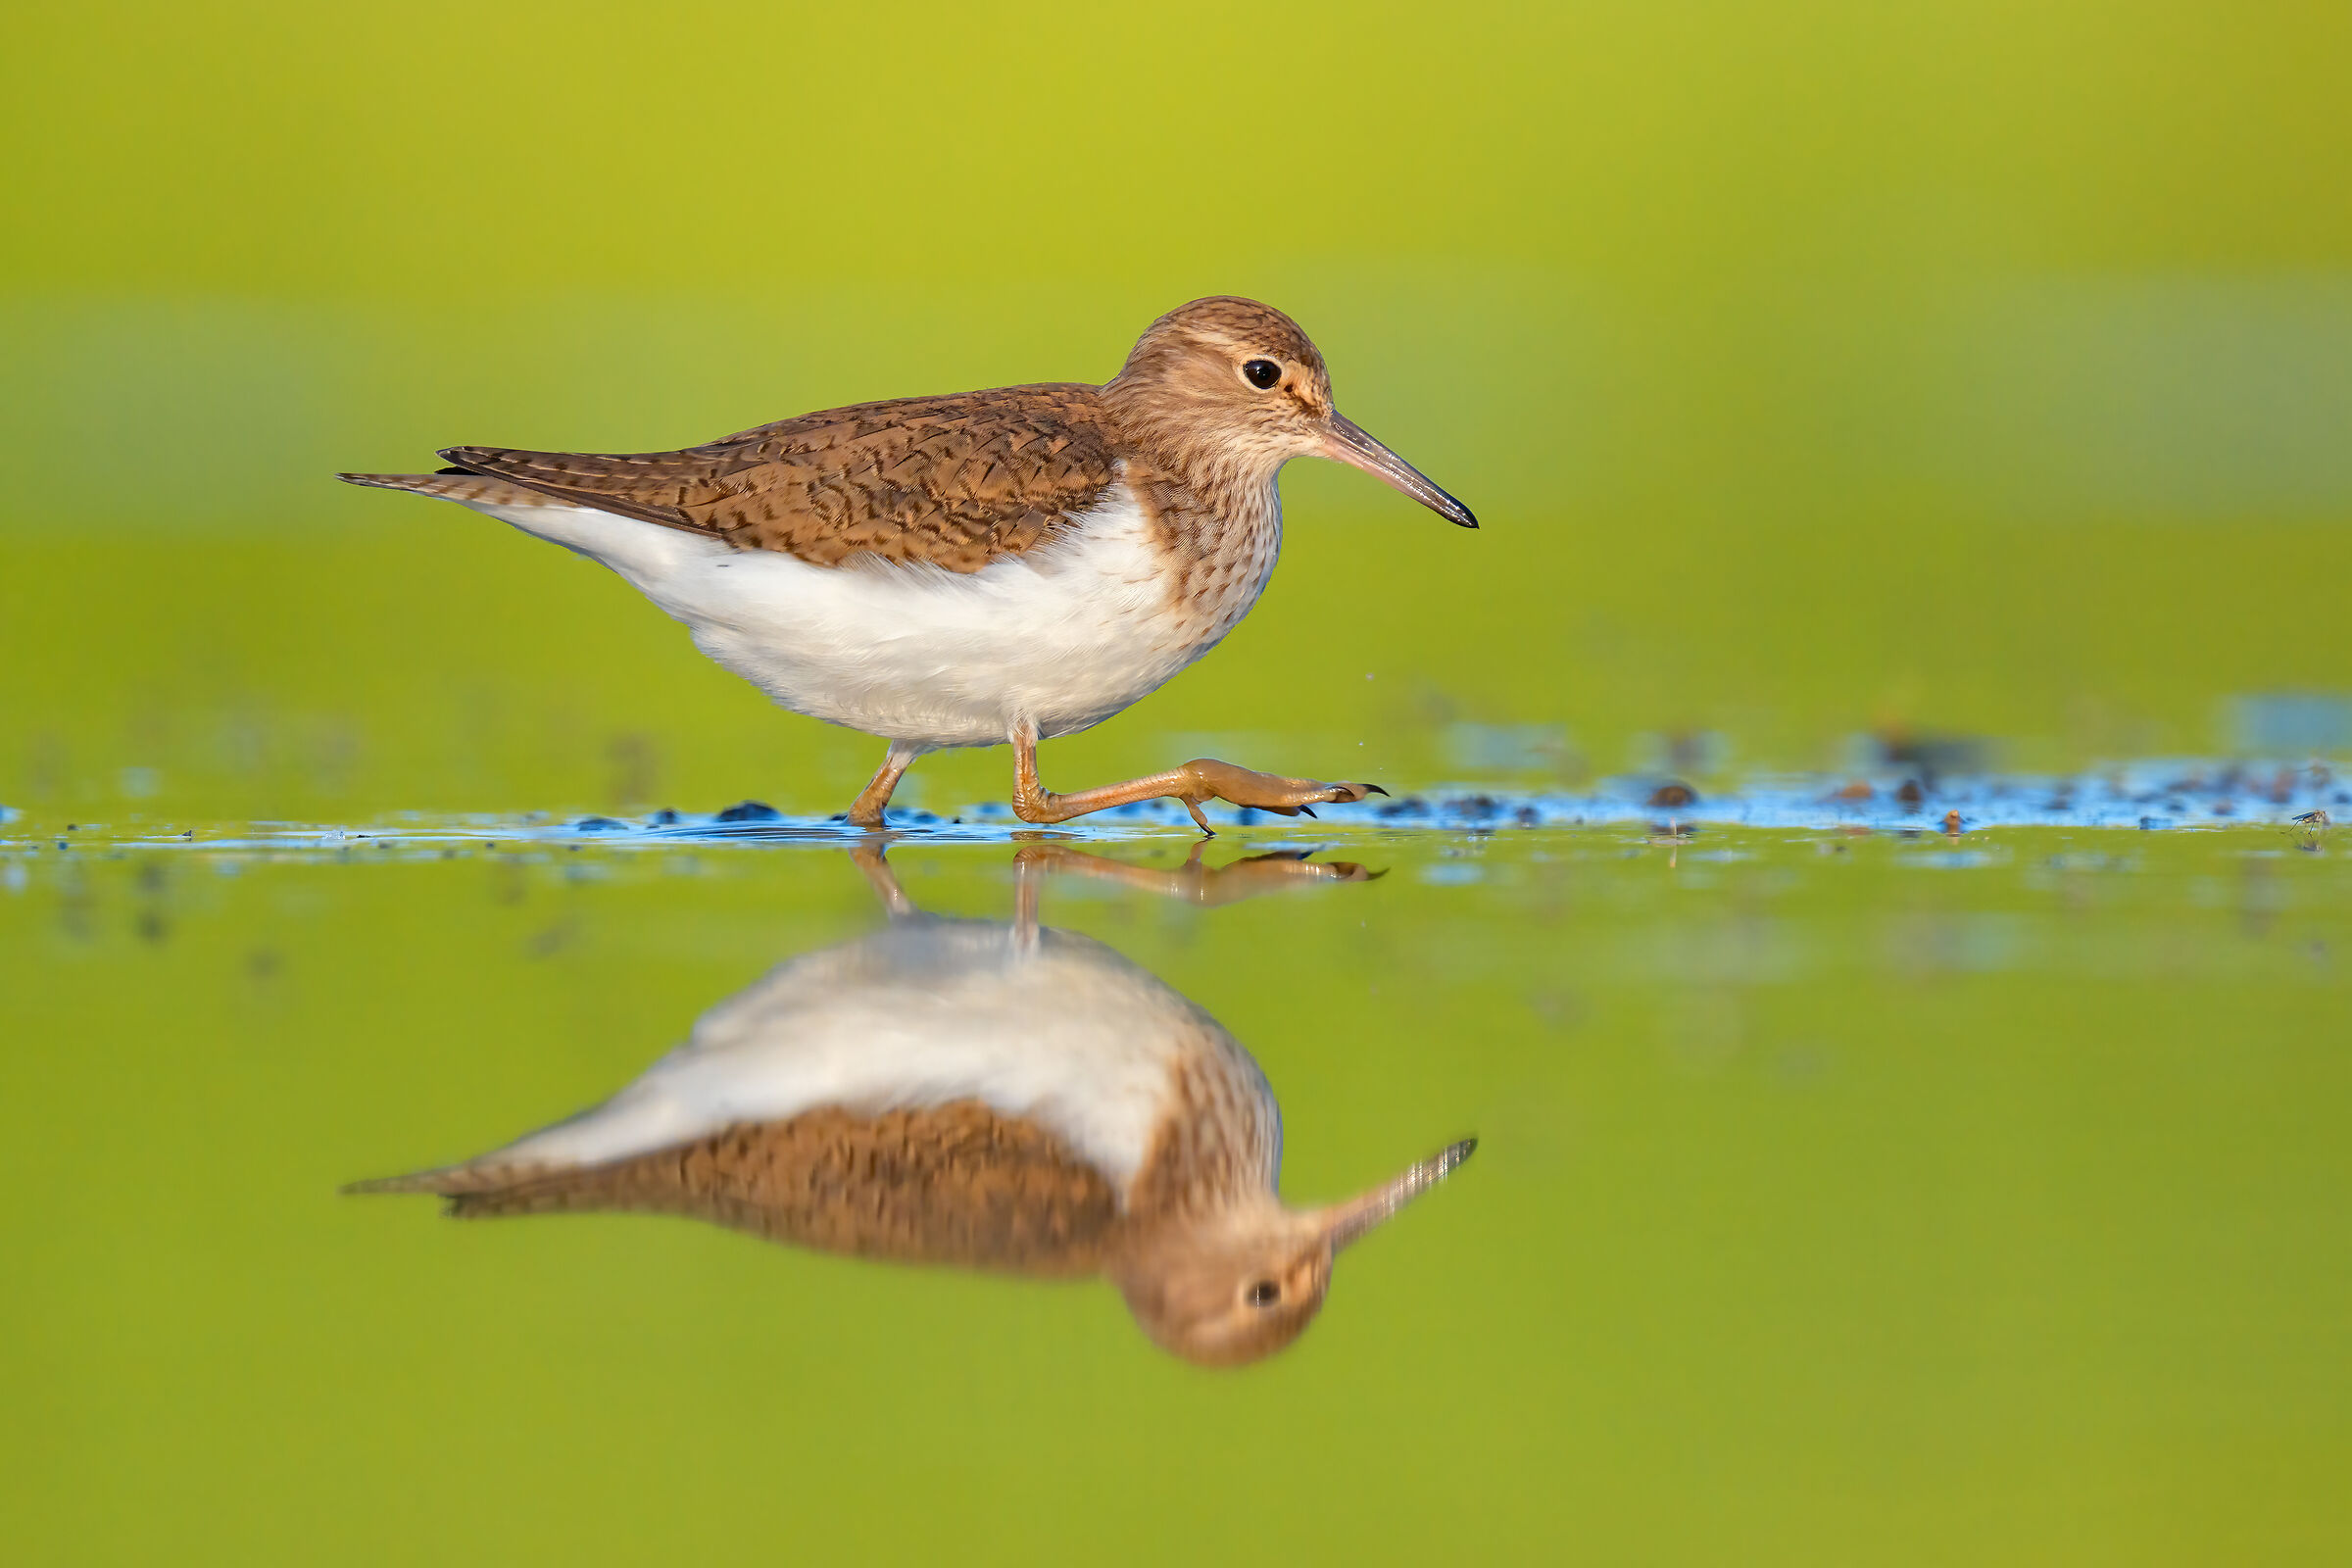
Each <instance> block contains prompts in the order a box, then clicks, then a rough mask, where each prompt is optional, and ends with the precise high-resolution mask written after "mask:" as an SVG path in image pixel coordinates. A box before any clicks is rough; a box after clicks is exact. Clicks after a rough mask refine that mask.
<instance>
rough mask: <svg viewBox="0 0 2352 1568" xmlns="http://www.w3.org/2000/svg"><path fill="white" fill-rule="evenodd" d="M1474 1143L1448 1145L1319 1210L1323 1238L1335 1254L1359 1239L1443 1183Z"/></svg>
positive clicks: (1469, 1140) (1467, 1156) (1476, 1142)
mask: <svg viewBox="0 0 2352 1568" xmlns="http://www.w3.org/2000/svg"><path fill="white" fill-rule="evenodd" d="M1477 1147H1478V1140H1477V1139H1475V1138H1465V1139H1463V1140H1462V1141H1461V1142H1460V1143H1458V1144H1448V1145H1446V1147H1445V1148H1444V1149H1441V1150H1439V1151H1438V1152H1436V1153H1434V1154H1432V1155H1430V1156H1429V1157H1428V1158H1427V1159H1425V1160H1422V1161H1421V1162H1420V1163H1418V1164H1416V1165H1414V1166H1412V1167H1411V1168H1410V1169H1408V1170H1406V1171H1404V1172H1402V1173H1401V1174H1400V1175H1398V1176H1397V1177H1396V1178H1395V1179H1394V1180H1392V1181H1389V1182H1385V1183H1383V1184H1382V1185H1380V1186H1378V1187H1375V1188H1373V1189H1372V1191H1370V1192H1368V1193H1365V1194H1363V1195H1362V1196H1360V1197H1357V1198H1351V1199H1349V1200H1348V1201H1346V1202H1345V1203H1334V1204H1333V1205H1332V1206H1331V1207H1329V1208H1327V1209H1325V1210H1324V1211H1323V1235H1324V1239H1325V1240H1326V1241H1328V1242H1329V1243H1330V1244H1331V1250H1333V1251H1335V1252H1336V1251H1338V1250H1340V1249H1341V1248H1343V1247H1346V1246H1347V1245H1348V1243H1350V1242H1353V1241H1356V1240H1358V1239H1359V1238H1361V1237H1362V1236H1363V1235H1364V1234H1365V1233H1366V1232H1367V1231H1370V1230H1371V1229H1372V1228H1373V1227H1374V1226H1376V1225H1378V1224H1380V1222H1381V1221H1383V1220H1385V1219H1387V1218H1388V1217H1389V1216H1390V1215H1392V1214H1394V1213H1396V1212H1397V1210H1398V1209H1400V1208H1402V1207H1403V1206H1404V1205H1405V1204H1407V1203H1409V1202H1411V1201H1413V1200H1414V1199H1416V1198H1419V1197H1420V1196H1421V1195H1422V1194H1423V1193H1426V1192H1428V1191H1429V1190H1430V1189H1431V1188H1432V1187H1435V1186H1437V1185H1438V1183H1440V1182H1442V1181H1444V1180H1445V1179H1446V1176H1447V1175H1449V1174H1451V1172H1452V1170H1453V1168H1454V1167H1455V1166H1456V1165H1459V1164H1460V1163H1461V1162H1462V1161H1463V1160H1465V1159H1468V1158H1469V1157H1470V1151H1472V1150H1474V1149H1476V1148H1477Z"/></svg>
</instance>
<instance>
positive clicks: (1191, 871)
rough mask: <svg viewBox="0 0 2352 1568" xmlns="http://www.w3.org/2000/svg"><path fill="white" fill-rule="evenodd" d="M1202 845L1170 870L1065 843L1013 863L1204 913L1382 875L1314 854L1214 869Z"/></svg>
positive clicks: (1024, 851)
mask: <svg viewBox="0 0 2352 1568" xmlns="http://www.w3.org/2000/svg"><path fill="white" fill-rule="evenodd" d="M1203 842H1204V841H1201V840H1196V841H1195V842H1194V844H1193V847H1192V850H1191V852H1190V853H1189V854H1187V855H1186V857H1185V860H1184V864H1182V865H1180V866H1176V867H1174V868H1173V869H1169V870H1161V869H1159V868H1158V867H1155V866H1146V865H1130V864H1128V863H1127V862H1126V861H1124V860H1114V859H1111V858H1109V857H1107V856H1103V855H1095V854H1091V853H1089V852H1088V851H1085V850H1080V849H1073V848H1071V847H1070V846H1069V845H1066V844H1024V845H1022V846H1021V847H1020V849H1019V850H1018V851H1016V852H1015V854H1014V856H1013V862H1014V864H1015V865H1017V866H1018V867H1019V868H1020V869H1021V870H1023V871H1059V872H1074V873H1076V874H1078V875H1081V876H1093V877H1100V878H1102V879H1103V880H1104V881H1108V882H1118V883H1123V884H1124V885H1126V886H1128V887H1131V888H1134V889H1137V890H1138V891H1140V892H1146V893H1155V894H1158V895H1160V896H1161V897H1163V898H1171V899H1181V900H1183V901H1184V902H1185V903H1187V904H1197V905H1200V906H1201V907H1203V908H1215V907H1218V906H1220V905H1226V904H1238V903H1240V902H1241V901H1242V900H1244V899H1253V898H1256V897H1257V896H1258V895H1260V894H1263V893H1276V892H1286V891H1289V890H1292V889H1295V888H1301V887H1308V886H1314V885H1319V884H1325V883H1333V882H1370V881H1372V880H1374V879H1375V878H1377V877H1379V876H1380V875H1381V874H1382V873H1381V872H1378V871H1374V870H1370V869H1368V868H1367V867H1365V866H1362V865H1359V864H1357V863H1356V862H1355V861H1353V860H1311V859H1309V858H1307V857H1308V856H1309V855H1311V854H1312V853H1313V852H1312V851H1309V850H1278V851H1275V852H1274V853H1272V854H1270V855H1252V856H1250V857H1249V858H1245V859H1240V860H1236V861H1234V862H1233V863H1232V864H1231V865H1221V866H1213V867H1212V866H1207V865H1203V864H1202V863H1201V847H1202V843H1203Z"/></svg>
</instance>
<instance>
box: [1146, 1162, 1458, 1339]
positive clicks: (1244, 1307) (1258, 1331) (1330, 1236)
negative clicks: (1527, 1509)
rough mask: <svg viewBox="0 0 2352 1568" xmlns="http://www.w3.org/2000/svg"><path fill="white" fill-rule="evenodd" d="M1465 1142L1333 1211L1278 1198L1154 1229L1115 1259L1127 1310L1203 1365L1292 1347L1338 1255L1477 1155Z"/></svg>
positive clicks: (1317, 1304)
mask: <svg viewBox="0 0 2352 1568" xmlns="http://www.w3.org/2000/svg"><path fill="white" fill-rule="evenodd" d="M1477 1147H1478V1141H1477V1140H1476V1139H1464V1140H1463V1141H1462V1142H1460V1143H1458V1144H1453V1145H1450V1146H1448V1147H1447V1148H1446V1149H1444V1150H1442V1151H1440V1152H1438V1153H1436V1154H1433V1155H1431V1156H1430V1157H1429V1158H1428V1159H1425V1160H1422V1161H1420V1162H1419V1163H1418V1164H1416V1165H1414V1166H1412V1167H1411V1168H1410V1169H1408V1170H1406V1171H1404V1172H1402V1173H1401V1174H1399V1175H1398V1176H1397V1177H1396V1178H1394V1179H1393V1180H1391V1181H1387V1182H1384V1183H1382V1184H1381V1185H1380V1186H1378V1187H1376V1188H1374V1189H1372V1190H1371V1191H1370V1192H1368V1193H1363V1194H1360V1195H1358V1196H1357V1197H1355V1198H1351V1199H1349V1200H1348V1201H1346V1202H1344V1203H1334V1204H1332V1205H1331V1206H1330V1207H1328V1208H1319V1209H1309V1210H1303V1211H1299V1210H1293V1209H1288V1208H1284V1207H1283V1206H1282V1205H1281V1204H1280V1203H1278V1202H1275V1201H1272V1200H1271V1199H1269V1200H1268V1201H1266V1202H1265V1203H1264V1204H1263V1205H1261V1206H1253V1207H1251V1208H1250V1209H1248V1210H1246V1211H1243V1212H1240V1213H1226V1214H1216V1215H1208V1216H1201V1217H1188V1218H1186V1219H1184V1220H1180V1221H1173V1222H1171V1223H1169V1224H1168V1225H1166V1226H1163V1227H1158V1228H1155V1229H1154V1230H1153V1231H1152V1233H1150V1235H1149V1236H1148V1237H1147V1238H1146V1239H1145V1240H1144V1241H1143V1242H1142V1243H1141V1244H1140V1245H1138V1246H1137V1247H1135V1248H1133V1249H1132V1250H1129V1251H1128V1252H1127V1253H1126V1254H1125V1255H1123V1256H1121V1257H1119V1258H1118V1259H1116V1260H1115V1261H1114V1262H1113V1264H1112V1266H1111V1277H1112V1279H1113V1280H1114V1281H1115V1282H1116V1284H1117V1285H1118V1287H1119V1291H1120V1293H1121V1294H1122V1295H1124V1296H1125V1297H1126V1298H1127V1309H1128V1310H1129V1311H1130V1312H1132V1313H1134V1314H1135V1320H1136V1322H1137V1324H1138V1325H1140V1326H1141V1327H1142V1328H1143V1330H1144V1332H1145V1333H1146V1334H1149V1335H1150V1336H1151V1337H1152V1341H1153V1343H1155V1344H1156V1345H1158V1346H1159V1347H1160V1348H1162V1349H1164V1350H1168V1351H1170V1352H1172V1353H1174V1354H1176V1355H1180V1356H1182V1357H1184V1358H1185V1359H1186V1360H1188V1361H1193V1362H1197V1363H1199V1364H1200V1365H1202V1366H1220V1367H1222V1366H1241V1365H1244V1364H1245V1363H1248V1362H1250V1361H1256V1360H1260V1359H1262V1358H1263V1357H1265V1356H1269V1355H1272V1354H1273V1353H1274V1352H1275V1351H1277V1350H1279V1349H1282V1348H1284V1347H1285V1346H1288V1345H1289V1344H1290V1343H1291V1342H1292V1341H1293V1340H1295V1339H1297V1338H1298V1337H1299V1332H1300V1331H1301V1330H1303V1329H1304V1328H1305V1327H1306V1325H1307V1324H1308V1323H1310V1322H1312V1321H1313V1319H1314V1316H1315V1314H1316V1313H1317V1312H1319V1311H1321V1310H1322V1307H1323V1298H1324V1296H1325V1294H1326V1293H1327V1292H1329V1290H1330V1289H1331V1264H1332V1259H1333V1257H1334V1256H1336V1255H1337V1254H1338V1253H1339V1251H1340V1250H1342V1249H1343V1248H1345V1247H1347V1246H1348V1244H1349V1243H1351V1242H1353V1241H1355V1240H1357V1239H1358V1238H1359V1237H1361V1236H1363V1235H1364V1234H1365V1233H1366V1232H1368V1231H1370V1230H1371V1229H1372V1228H1373V1227H1374V1226H1376V1225H1378V1224H1380V1222H1381V1221H1383V1220H1385V1219H1387V1218H1388V1217H1389V1216H1390V1215H1392V1214H1394V1213H1396V1212H1397V1210H1398V1209H1399V1208H1402V1207H1403V1206H1404V1205H1405V1204H1406V1203H1408V1202H1410V1201H1412V1200H1413V1199H1414V1198H1416V1197H1418V1196H1419V1195H1420V1194H1422V1193H1424V1192H1426V1191H1428V1190H1429V1189H1430V1188H1431V1187H1434V1186H1436V1185H1437V1184H1438V1183H1439V1182H1440V1181H1443V1180H1444V1179H1445V1178H1446V1173H1447V1172H1449V1171H1451V1170H1452V1169H1453V1168H1454V1167H1455V1166H1456V1165H1459V1164H1460V1163H1461V1162H1462V1161H1463V1160H1465V1159H1468V1158H1469V1157H1470V1152H1471V1151H1472V1150H1473V1149H1475V1148H1477Z"/></svg>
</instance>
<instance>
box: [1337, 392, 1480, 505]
mask: <svg viewBox="0 0 2352 1568" xmlns="http://www.w3.org/2000/svg"><path fill="white" fill-rule="evenodd" d="M1323 455H1324V456H1325V457H1327V458H1335V459H1337V460H1338V461H1340V462H1342V463H1348V464H1352V465H1354V466H1356V467H1359V468H1361V469H1363V470H1364V471H1365V472H1366V473H1370V474H1376V475H1378V476H1379V477H1380V478H1382V479H1383V480H1386V481H1387V482H1388V483H1389V484H1391V485H1393V486H1395V487H1396V488H1397V489H1398V490H1401V491H1402V492H1404V493H1405V494H1406V495H1408V496H1411V497H1412V498H1413V499H1414V500H1415V501H1418V502H1420V503H1421V504H1422V505H1423V506H1425V507H1427V508H1428V509H1429V510H1430V511H1432V512H1434V513H1436V514H1437V515H1439V516H1441V517H1444V518H1445V519H1446V521H1447V522H1450V523H1452V524H1454V525H1455V526H1456V527H1460V528H1475V527H1477V526H1478V519H1477V518H1476V517H1474V516H1472V515H1470V509H1469V508H1468V507H1465V506H1463V505H1462V504H1461V503H1460V502H1459V501H1456V500H1454V499H1453V497H1451V496H1449V495H1447V494H1446V492H1445V491H1443V490H1441V489H1439V488H1438V487H1437V486H1436V485H1434V484H1432V483H1430V481H1429V475H1427V474H1425V473H1423V472H1422V471H1421V470H1420V469H1419V468H1416V467H1414V466H1412V465H1411V464H1409V463H1407V462H1405V461H1404V460H1403V459H1402V458H1400V457H1398V456H1397V454H1396V453H1394V452H1391V451H1390V450H1389V449H1388V448H1387V447H1384V446H1382V445H1381V444H1380V443H1379V442H1377V441H1375V440H1373V439H1372V438H1371V437H1370V436H1368V435H1366V434H1365V433H1364V430H1363V426H1361V425H1359V424H1357V423H1356V422H1355V421H1354V420H1353V419H1345V418H1342V417H1340V416H1338V415H1336V414H1335V415H1333V416H1332V417H1331V434H1330V435H1328V436H1326V437H1324V440H1323Z"/></svg>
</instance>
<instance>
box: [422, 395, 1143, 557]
mask: <svg viewBox="0 0 2352 1568" xmlns="http://www.w3.org/2000/svg"><path fill="white" fill-rule="evenodd" d="M442 457H443V458H444V459H445V460H446V461H448V462H450V463H453V464H456V465H458V466H460V467H463V468H466V469H468V470H470V471H472V472H474V473H479V474H487V475H491V476H494V477H497V478H501V479H505V480H508V481H511V482H512V483H515V484H518V485H522V486H524V487H526V488H528V489H530V490H533V491H536V492H538V493H539V494H541V495H544V496H547V497H549V498H550V499H552V500H557V501H564V502H569V503H571V504H573V505H576V506H583V507H596V508H598V509H600V510H602V511H606V512H615V513H619V514H620V515H623V516H630V517H638V518H642V519H643V520H645V521H647V522H658V523H661V524H663V525H664V526H666V527H671V528H683V529H687V530H689V531H692V532H695V533H703V534H710V535H713V536H715V537H718V538H722V539H725V540H727V541H728V542H729V543H731V544H734V545H736V546H738V547H740V548H744V549H756V550H778V551H782V552H784V553H786V554H788V555H792V556H797V557H799V558H800V559H801V560H803V561H807V562H809V563H812V564H816V565H820V566H834V565H840V564H843V563H845V562H848V561H851V560H853V559H855V558H858V557H876V558H879V559H882V560H885V561H907V562H916V561H919V562H926V563H928V564H932V565H935V566H941V567H945V568H946V569H947V570H950V571H977V570H979V569H980V568H981V567H982V566H985V565H987V564H989V563H990V562H991V561H994V560H996V559H998V558H1000V557H1002V556H1007V555H1018V554H1019V553H1021V552H1023V551H1026V550H1031V549H1034V548H1036V547H1037V546H1038V545H1040V544H1043V543H1045V542H1046V541H1048V540H1050V539H1052V538H1053V537H1054V533H1055V532H1056V530H1058V529H1059V528H1060V527H1062V526H1063V525H1064V524H1065V523H1066V522H1067V521H1068V519H1069V518H1070V517H1071V516H1072V515H1075V514H1077V513H1080V512H1083V511H1085V510H1086V509H1087V508H1088V507H1091V506H1093V505H1094V504H1095V503H1096V502H1097V501H1098V500H1100V499H1101V497H1102V495H1103V492H1104V491H1105V490H1107V489H1108V488H1109V487H1110V485H1111V483H1112V480H1113V479H1114V478H1115V476H1116V460H1115V456H1114V453H1113V447H1112V440H1111V435H1110V432H1109V429H1108V428H1107V426H1106V423H1105V417H1104V413H1103V402H1102V394H1101V391H1100V390H1099V389H1098V388H1095V387H1091V386H1085V385H1080V384H1069V385H1044V386H1014V387H1000V388H997V389H995V390H993V391H987V392H964V393H958V394H956V395H955V396H952V397H936V398H907V399H902V400H900V401H897V402H890V403H863V404H858V405H857V406H856V407H854V408H847V409H828V410H826V411H824V412H823V413H819V414H808V415H803V416H802V417H799V418H797V419H785V420H781V421H779V422H777V423H775V424H764V425H761V426H760V427H759V428H758V429H756V430H745V431H743V432H742V433H740V434H738V435H732V436H729V437H727V438H726V439H725V440H723V441H713V442H711V444H709V445H708V446H700V447H689V448H687V449H686V450H685V451H683V452H651V453H638V454H634V455H625V456H601V455H597V454H593V453H568V452H518V451H511V450H508V449H505V448H499V447H452V448H450V449H449V450H448V451H446V452H444V453H442Z"/></svg>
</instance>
